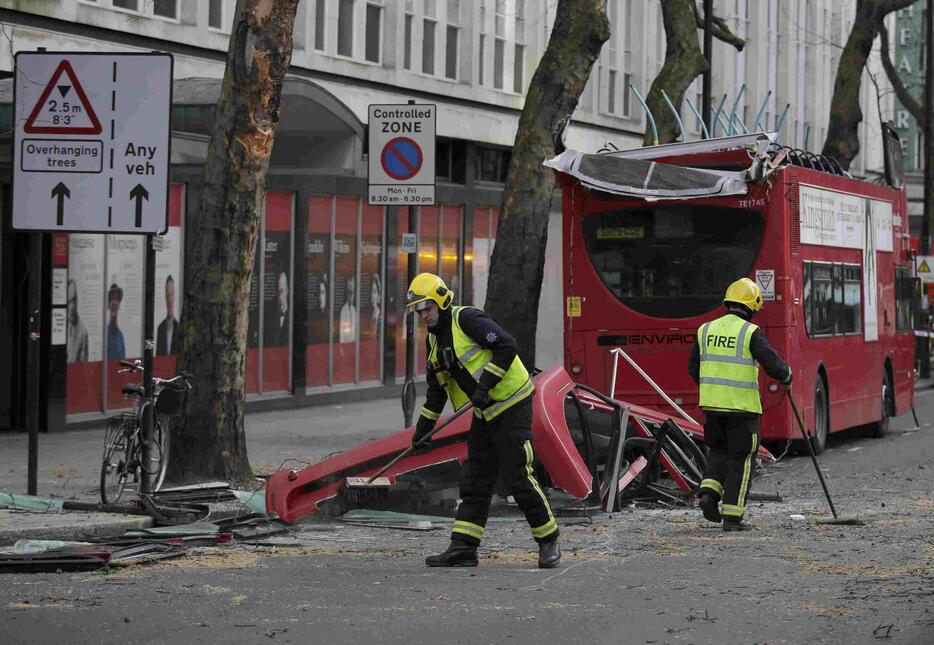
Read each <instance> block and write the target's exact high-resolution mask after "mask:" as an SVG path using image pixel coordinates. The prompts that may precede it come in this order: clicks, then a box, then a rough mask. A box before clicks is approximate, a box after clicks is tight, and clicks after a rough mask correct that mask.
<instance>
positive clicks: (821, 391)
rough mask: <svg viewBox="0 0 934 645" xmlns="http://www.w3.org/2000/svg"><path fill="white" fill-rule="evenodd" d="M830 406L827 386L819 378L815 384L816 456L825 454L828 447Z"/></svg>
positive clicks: (812, 442)
mask: <svg viewBox="0 0 934 645" xmlns="http://www.w3.org/2000/svg"><path fill="white" fill-rule="evenodd" d="M829 404H830V401H829V399H828V397H827V386H826V385H824V379H823V378H821V377H820V376H818V377H817V383H815V384H814V436H813V437H812V438H811V446H812V447H813V448H814V454H815V455H819V454H820V453H822V452H824V447H826V445H827V435H828V434H830V405H829Z"/></svg>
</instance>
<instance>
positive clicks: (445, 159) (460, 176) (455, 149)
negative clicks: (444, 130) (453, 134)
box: [435, 139, 467, 184]
mask: <svg viewBox="0 0 934 645" xmlns="http://www.w3.org/2000/svg"><path fill="white" fill-rule="evenodd" d="M466 158H467V145H466V143H465V142H464V141H460V140H456V139H438V141H437V143H436V148H435V177H436V178H437V179H438V180H439V181H448V182H451V183H455V184H463V183H465V182H466V180H467V177H466V161H465V160H466Z"/></svg>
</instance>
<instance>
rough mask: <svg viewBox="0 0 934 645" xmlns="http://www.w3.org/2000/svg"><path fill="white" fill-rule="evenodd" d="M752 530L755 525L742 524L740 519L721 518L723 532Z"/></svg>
mask: <svg viewBox="0 0 934 645" xmlns="http://www.w3.org/2000/svg"><path fill="white" fill-rule="evenodd" d="M754 528H756V527H755V525H753V524H750V523H749V522H744V521H743V519H742V518H741V517H729V518H727V517H725V518H723V530H724V531H751V530H753V529H754Z"/></svg>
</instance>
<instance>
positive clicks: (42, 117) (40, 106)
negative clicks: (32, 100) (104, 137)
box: [23, 60, 101, 134]
mask: <svg viewBox="0 0 934 645" xmlns="http://www.w3.org/2000/svg"><path fill="white" fill-rule="evenodd" d="M63 75H64V77H63ZM53 89H57V90H58V92H57V93H56V94H55V95H54V96H50V95H51V94H52V90H53ZM23 131H24V132H28V133H30V134H100V133H101V122H100V121H98V120H97V114H95V113H94V108H93V107H91V102H90V101H89V100H88V95H87V94H85V93H84V88H83V87H81V83H79V82H78V77H77V76H75V70H74V69H72V67H71V63H69V62H68V61H67V60H63V61H62V62H61V63H59V65H58V67H57V68H56V69H55V73H53V74H52V78H51V79H50V80H49V83H48V85H46V86H45V90H43V92H42V96H41V97H39V101H38V102H37V103H36V106H35V107H34V108H33V109H32V112H31V113H30V115H29V118H28V119H26V125H24V126H23Z"/></svg>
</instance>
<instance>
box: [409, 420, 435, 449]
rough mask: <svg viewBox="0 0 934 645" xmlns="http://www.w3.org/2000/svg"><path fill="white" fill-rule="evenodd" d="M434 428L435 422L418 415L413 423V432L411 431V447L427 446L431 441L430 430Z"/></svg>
mask: <svg viewBox="0 0 934 645" xmlns="http://www.w3.org/2000/svg"><path fill="white" fill-rule="evenodd" d="M434 429H435V422H434V421H432V420H431V419H426V418H425V417H420V418H419V419H418V423H417V424H415V432H413V433H412V447H413V448H417V449H421V448H427V447H428V444H430V443H431V437H429V436H428V435H429V434H431V431H432V430H434Z"/></svg>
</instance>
